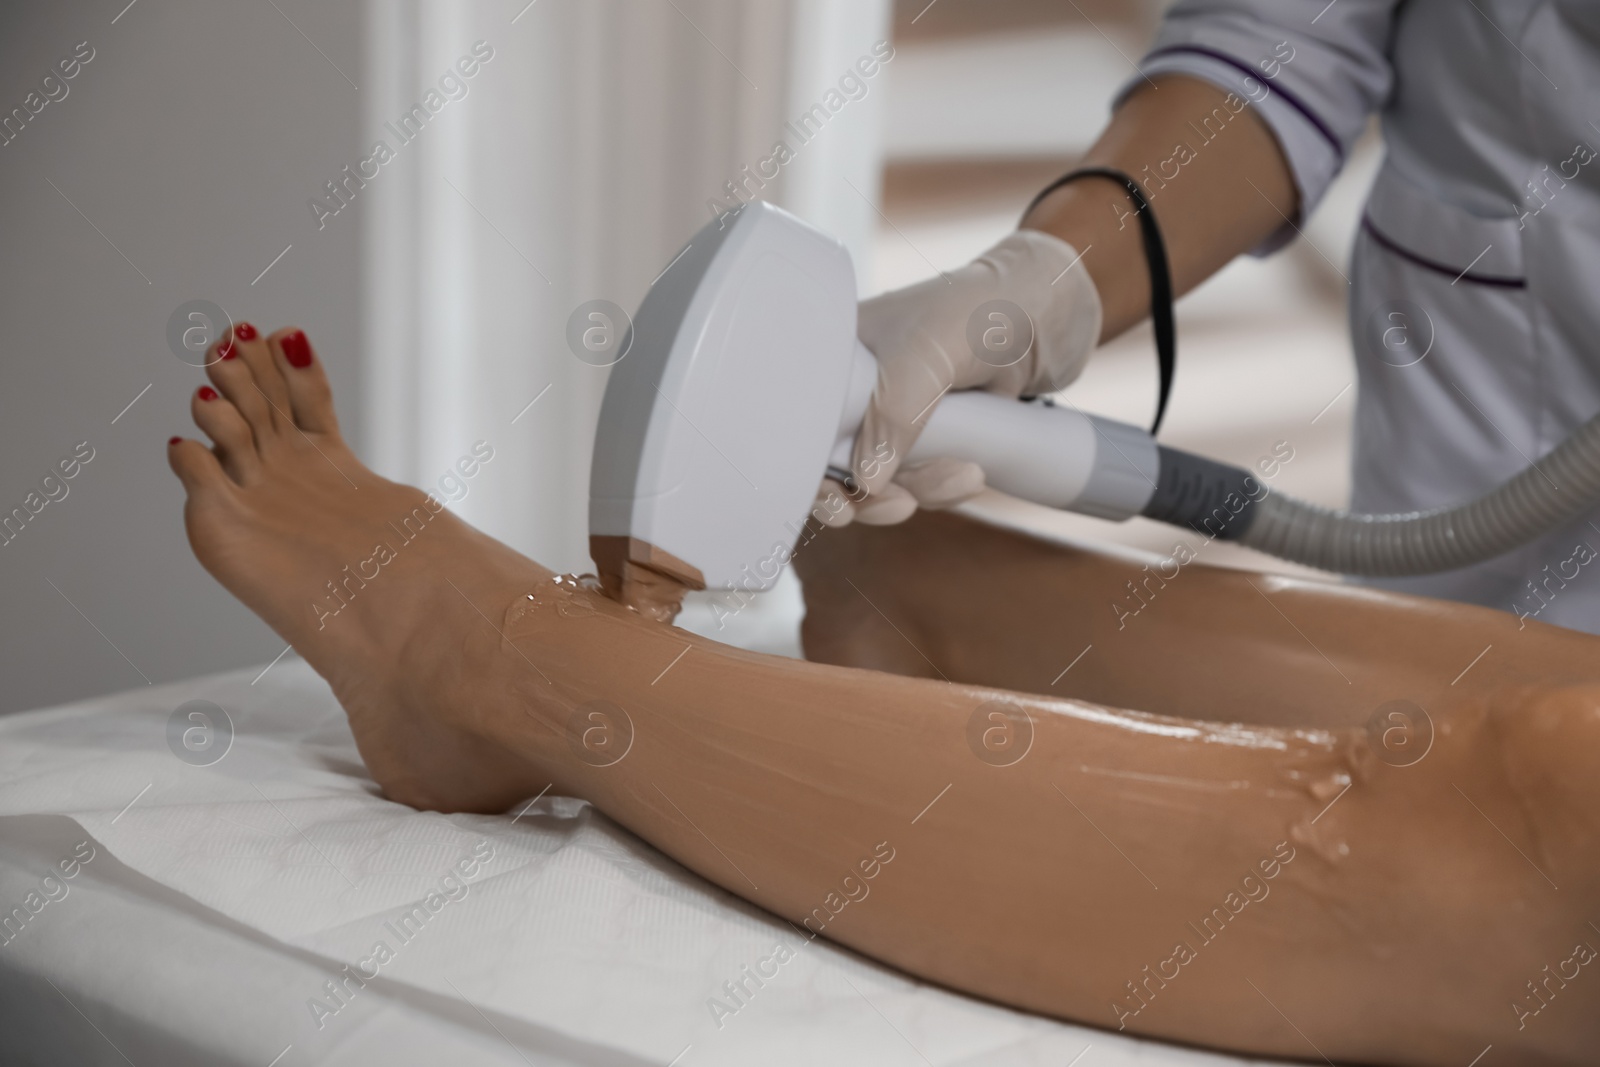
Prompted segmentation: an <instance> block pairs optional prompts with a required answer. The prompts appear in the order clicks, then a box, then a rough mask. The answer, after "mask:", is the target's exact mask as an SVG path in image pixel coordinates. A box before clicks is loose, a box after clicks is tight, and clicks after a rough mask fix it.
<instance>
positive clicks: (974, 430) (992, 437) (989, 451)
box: [829, 341, 1160, 521]
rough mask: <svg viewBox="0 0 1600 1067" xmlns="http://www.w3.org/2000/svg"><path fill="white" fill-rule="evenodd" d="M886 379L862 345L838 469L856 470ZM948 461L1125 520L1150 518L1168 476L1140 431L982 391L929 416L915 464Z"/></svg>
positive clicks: (1048, 500)
mask: <svg viewBox="0 0 1600 1067" xmlns="http://www.w3.org/2000/svg"><path fill="white" fill-rule="evenodd" d="M877 379H878V361H877V359H876V358H874V356H873V355H872V353H871V352H870V351H868V350H867V347H866V346H865V345H863V344H861V342H860V341H857V342H856V350H855V361H854V365H853V366H852V368H851V375H850V389H849V392H848V394H847V396H846V399H845V405H844V410H843V411H842V412H841V413H840V420H839V436H838V438H837V440H836V442H835V444H834V449H833V453H832V455H831V456H830V457H829V469H830V470H839V471H850V470H851V452H852V449H853V447H854V444H855V439H856V435H857V433H858V432H859V430H860V428H861V419H862V416H863V415H865V414H866V410H867V402H868V401H869V400H870V399H871V397H872V390H873V387H874V385H875V384H876V383H877ZM940 456H950V457H953V458H956V459H964V460H970V461H971V462H973V463H976V464H977V465H978V466H980V467H982V468H983V473H984V480H985V481H986V482H987V484H988V485H989V486H990V487H992V488H994V489H998V490H1000V491H1001V492H1002V493H1008V494H1010V495H1011V496H1016V497H1021V498H1022V499H1024V500H1030V501H1032V502H1034V503H1036V504H1043V505H1045V506H1047V507H1052V508H1062V509H1064V510H1067V511H1075V512H1078V513H1080V514H1084V515H1094V516H1097V517H1099V518H1103V519H1112V520H1116V521H1120V520H1122V519H1126V518H1130V517H1131V516H1134V515H1137V514H1139V513H1140V511H1142V510H1143V508H1144V507H1145V505H1146V504H1147V503H1149V501H1150V498H1151V496H1152V494H1153V493H1154V492H1155V489H1156V483H1157V480H1158V477H1159V474H1160V460H1159V457H1158V453H1157V449H1156V443H1155V440H1154V439H1153V438H1152V437H1151V436H1150V435H1149V434H1148V433H1146V432H1145V431H1144V430H1142V429H1140V428H1139V427H1137V426H1132V425H1129V424H1128V423H1125V422H1117V421H1115V420H1112V419H1104V418H1101V417H1100V416H1098V415H1087V414H1085V413H1084V412H1082V411H1079V410H1078V409H1077V408H1076V407H1070V406H1065V405H1060V404H1054V403H1051V402H1050V401H1048V400H1030V401H1022V400H1012V399H1010V398H1008V397H1003V396H997V395H995V394H993V393H986V392H982V391H980V390H967V391H963V392H957V393H949V394H946V395H945V396H944V397H943V398H942V399H940V400H939V402H938V403H937V404H935V405H934V407H933V409H932V410H931V411H930V412H928V414H927V415H925V416H924V426H923V430H922V433H921V434H920V435H919V436H918V438H917V441H916V444H915V445H913V446H912V448H911V454H910V455H909V456H907V457H906V459H905V462H906V463H917V462H920V461H922V460H928V459H934V458H936V457H940Z"/></svg>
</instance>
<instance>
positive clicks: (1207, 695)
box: [794, 512, 1600, 727]
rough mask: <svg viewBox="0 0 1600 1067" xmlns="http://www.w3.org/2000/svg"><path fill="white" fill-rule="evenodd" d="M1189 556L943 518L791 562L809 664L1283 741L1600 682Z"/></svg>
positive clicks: (1390, 612) (1438, 628)
mask: <svg viewBox="0 0 1600 1067" xmlns="http://www.w3.org/2000/svg"><path fill="white" fill-rule="evenodd" d="M1174 540H1175V541H1176V540H1177V538H1176V537H1174ZM1202 551H1203V549H1202ZM1193 556H1194V553H1193V552H1192V551H1191V550H1190V549H1188V548H1186V547H1185V548H1184V549H1183V551H1182V552H1181V553H1178V554H1176V555H1174V556H1173V557H1168V558H1166V559H1163V560H1159V561H1157V560H1152V559H1149V558H1148V557H1146V556H1143V555H1140V554H1136V553H1131V552H1123V553H1120V554H1114V553H1113V552H1108V551H1091V550H1086V549H1081V548H1071V547H1066V546H1063V545H1060V544H1057V543H1053V542H1050V541H1045V540H1041V539H1039V538H1037V537H1032V536H1028V535H1026V534H1022V533H1017V532H1014V531H1011V530H1007V529H1002V528H999V527H996V526H991V525H986V524H984V523H980V522H977V521H974V520H971V519H968V518H964V517H962V516H960V515H957V514H953V513H948V512H945V513H938V512H923V513H920V514H918V515H917V516H916V517H915V518H914V519H912V520H911V521H910V522H908V523H904V524H902V525H899V526H879V527H869V526H862V525H859V524H858V525H855V526H851V527H847V528H845V529H842V530H837V531H828V532H826V533H824V534H822V535H820V536H818V537H816V538H815V539H814V540H812V541H810V542H808V543H806V544H805V545H803V546H802V547H801V549H800V550H799V551H798V552H797V553H796V555H795V560H794V565H795V569H796V571H797V572H798V573H799V574H800V576H801V578H802V579H803V581H804V584H805V598H806V619H805V625H804V629H803V637H804V643H805V648H806V655H807V658H808V659H812V660H816V661H819V662H825V663H836V664H840V665H843V666H854V667H869V668H873V669H877V670H888V671H894V672H896V673H900V674H909V675H913V676H917V677H928V678H942V677H948V678H950V679H952V680H955V681H961V682H970V683H973V684H976V685H990V686H998V687H1001V688H1006V689H1016V690H1021V691H1023V692H1029V693H1041V694H1047V695H1052V696H1065V697H1071V698H1074V699H1078V700H1088V701H1093V702H1095V703H1100V704H1109V705H1111V706H1113V707H1121V708H1136V709H1138V710H1140V711H1147V712H1156V713H1158V714H1164V715H1177V716H1184V717H1189V718H1198V719H1209V720H1213V721H1216V722H1249V723H1260V724H1279V725H1287V726H1323V727H1338V726H1360V725H1363V724H1364V723H1365V722H1366V721H1367V720H1368V719H1369V718H1370V717H1371V716H1372V714H1373V713H1374V712H1375V711H1376V710H1377V709H1378V708H1379V707H1380V706H1382V705H1384V704H1386V703H1388V702H1390V701H1394V700H1408V701H1412V702H1414V703H1416V704H1418V705H1420V706H1421V707H1423V708H1427V709H1433V708H1435V707H1436V706H1438V705H1439V704H1440V702H1441V701H1444V702H1449V701H1451V700H1459V699H1460V698H1461V697H1462V696H1463V695H1464V694H1467V693H1480V694H1481V693H1489V692H1493V691H1495V690H1498V689H1502V688H1504V687H1505V686H1507V685H1512V684H1519V683H1523V682H1527V683H1533V684H1538V685H1541V686H1544V687H1547V688H1553V687H1555V686H1558V685H1561V684H1582V683H1586V682H1592V681H1600V663H1597V662H1595V659H1594V657H1595V651H1596V644H1595V641H1594V638H1593V637H1591V636H1589V635H1586V634H1579V633H1575V632H1573V631H1570V630H1562V629H1557V628H1555V627H1550V626H1540V625H1538V624H1536V623H1533V622H1522V621H1520V620H1518V619H1517V618H1516V617H1515V616H1513V615H1510V614H1507V613H1504V612H1499V611H1491V610H1489V609H1486V608H1479V607H1472V606H1468V605H1462V604H1454V603H1449V602H1446V601H1439V600H1423V599H1420V598H1415V597H1403V596H1394V595H1389V594H1384V593H1381V592H1378V591H1375V590H1372V589H1366V588H1362V587H1359V586H1352V585H1344V584H1340V583H1337V582H1335V581H1332V580H1329V581H1306V580H1301V579H1292V578H1280V577H1274V576H1270V575H1265V574H1259V573H1255V572H1250V571H1240V570H1231V569H1225V568H1220V567H1208V566H1205V565H1204V564H1201V563H1199V562H1197V561H1195V560H1194V559H1193ZM1069 665H1070V667H1071V669H1070V670H1066V668H1067V667H1068V666H1069ZM1469 665H1470V670H1469V669H1468V667H1469ZM1201 682H1203V684H1197V683H1201Z"/></svg>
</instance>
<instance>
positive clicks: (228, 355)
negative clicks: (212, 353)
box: [217, 341, 239, 359]
mask: <svg viewBox="0 0 1600 1067" xmlns="http://www.w3.org/2000/svg"><path fill="white" fill-rule="evenodd" d="M238 354H239V350H238V349H237V348H235V347H233V342H232V341H229V342H228V344H227V346H226V347H224V348H219V349H217V355H219V356H221V357H222V358H223V359H233V358H235V357H236V356H238Z"/></svg>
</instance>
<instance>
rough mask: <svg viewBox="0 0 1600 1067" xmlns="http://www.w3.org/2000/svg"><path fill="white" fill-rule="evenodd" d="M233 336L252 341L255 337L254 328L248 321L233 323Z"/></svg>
mask: <svg viewBox="0 0 1600 1067" xmlns="http://www.w3.org/2000/svg"><path fill="white" fill-rule="evenodd" d="M233 336H234V337H236V338H238V339H239V340H241V341H254V340H255V339H256V328H255V327H254V326H252V325H250V324H249V323H248V322H240V323H235V324H234V327H233Z"/></svg>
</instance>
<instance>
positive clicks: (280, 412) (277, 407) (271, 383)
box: [220, 322, 293, 445]
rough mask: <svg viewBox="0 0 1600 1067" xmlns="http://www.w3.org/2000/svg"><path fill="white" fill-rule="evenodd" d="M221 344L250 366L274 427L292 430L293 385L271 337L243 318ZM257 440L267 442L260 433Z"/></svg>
mask: <svg viewBox="0 0 1600 1067" xmlns="http://www.w3.org/2000/svg"><path fill="white" fill-rule="evenodd" d="M220 344H221V351H222V352H224V353H229V354H234V353H236V354H237V356H238V358H237V359H236V360H234V361H233V362H238V363H243V364H244V365H245V366H246V367H248V368H250V377H251V380H252V383H253V385H254V387H255V389H256V390H258V391H259V392H260V394H261V396H262V398H263V399H264V400H266V402H267V411H268V413H269V414H270V416H271V420H272V426H273V428H274V429H275V430H277V431H279V432H284V433H286V432H288V431H289V428H290V426H291V425H292V421H293V420H292V419H291V417H290V414H289V386H288V385H287V384H286V383H285V382H284V380H283V374H282V373H281V372H280V371H279V370H278V364H277V360H276V359H274V357H273V354H272V350H271V348H270V347H269V346H268V343H267V338H264V337H262V336H261V334H260V333H259V332H258V331H257V330H256V328H255V327H254V326H252V325H250V324H249V323H248V322H241V323H237V324H235V325H234V326H233V327H232V328H231V329H230V330H229V331H228V333H227V334H226V335H225V336H224V337H223V338H222V339H221V343H220ZM256 441H257V443H258V444H262V445H264V444H265V439H264V438H262V436H261V435H260V434H259V433H258V434H257V435H256Z"/></svg>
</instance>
